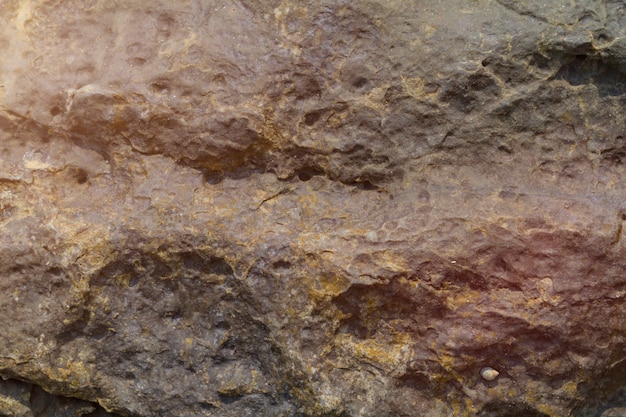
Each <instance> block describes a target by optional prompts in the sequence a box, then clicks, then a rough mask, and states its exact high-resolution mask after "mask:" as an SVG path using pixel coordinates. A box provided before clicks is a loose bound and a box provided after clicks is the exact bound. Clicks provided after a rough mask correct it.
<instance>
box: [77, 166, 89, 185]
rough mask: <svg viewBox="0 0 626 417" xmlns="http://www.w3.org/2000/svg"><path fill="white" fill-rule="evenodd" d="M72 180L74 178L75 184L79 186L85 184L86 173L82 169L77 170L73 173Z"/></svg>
mask: <svg viewBox="0 0 626 417" xmlns="http://www.w3.org/2000/svg"><path fill="white" fill-rule="evenodd" d="M74 178H76V182H77V183H79V184H84V183H86V182H87V178H88V177H87V171H85V170H84V169H82V168H78V169H77V170H76V172H75V173H74Z"/></svg>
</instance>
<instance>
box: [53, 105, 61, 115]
mask: <svg viewBox="0 0 626 417" xmlns="http://www.w3.org/2000/svg"><path fill="white" fill-rule="evenodd" d="M61 113H62V112H61V109H60V108H59V106H54V107H53V108H51V109H50V114H51V115H53V116H58V115H59V114H61Z"/></svg>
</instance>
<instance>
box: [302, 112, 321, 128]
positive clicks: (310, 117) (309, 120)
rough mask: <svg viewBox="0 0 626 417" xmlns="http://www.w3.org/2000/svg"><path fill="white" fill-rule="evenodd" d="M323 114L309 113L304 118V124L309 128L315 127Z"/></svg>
mask: <svg viewBox="0 0 626 417" xmlns="http://www.w3.org/2000/svg"><path fill="white" fill-rule="evenodd" d="M320 116H321V114H320V113H319V112H311V113H307V114H306V115H305V116H304V124H305V125H307V126H313V125H314V124H315V123H316V122H317V121H318V120H319V119H320Z"/></svg>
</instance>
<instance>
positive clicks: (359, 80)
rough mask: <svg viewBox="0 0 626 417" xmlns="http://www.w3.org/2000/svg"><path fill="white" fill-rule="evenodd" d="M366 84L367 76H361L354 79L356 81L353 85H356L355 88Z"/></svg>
mask: <svg viewBox="0 0 626 417" xmlns="http://www.w3.org/2000/svg"><path fill="white" fill-rule="evenodd" d="M365 84H367V78H365V77H359V78H357V79H356V80H354V82H353V83H352V86H353V87H355V88H361V87H363V86H364V85H365Z"/></svg>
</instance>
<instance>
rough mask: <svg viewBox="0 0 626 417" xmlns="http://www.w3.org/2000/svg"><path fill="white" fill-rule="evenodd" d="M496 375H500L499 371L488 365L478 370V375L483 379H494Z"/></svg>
mask: <svg viewBox="0 0 626 417" xmlns="http://www.w3.org/2000/svg"><path fill="white" fill-rule="evenodd" d="M498 375H500V372H498V371H496V370H495V369H493V368H490V367H488V366H486V367H484V368H483V369H481V370H480V376H481V377H482V378H483V379H484V380H485V381H493V380H494V379H496V378H497V377H498Z"/></svg>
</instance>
